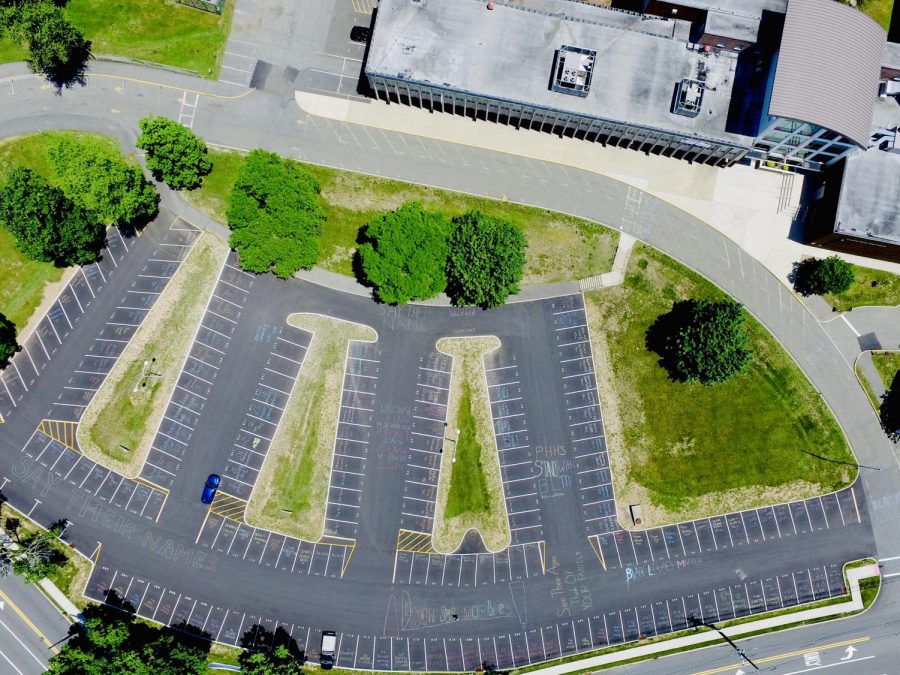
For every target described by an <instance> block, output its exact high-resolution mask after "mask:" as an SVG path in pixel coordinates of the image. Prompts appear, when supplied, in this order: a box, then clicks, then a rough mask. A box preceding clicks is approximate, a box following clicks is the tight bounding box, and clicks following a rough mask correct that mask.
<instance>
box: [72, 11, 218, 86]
mask: <svg viewBox="0 0 900 675" xmlns="http://www.w3.org/2000/svg"><path fill="white" fill-rule="evenodd" d="M66 14H68V16H69V18H70V19H71V20H72V23H74V24H75V25H76V26H78V27H79V28H80V29H81V30H83V31H84V34H85V35H86V36H87V38H88V39H89V40H91V42H92V43H93V44H92V51H93V52H94V53H95V54H114V55H116V56H127V57H129V58H132V59H140V60H142V61H152V62H153V63H160V64H163V65H167V66H175V67H176V68H185V69H187V70H192V71H194V72H197V73H199V74H200V75H202V76H203V77H209V78H212V79H215V78H218V76H219V69H220V68H221V66H222V55H223V52H224V50H225V42H226V41H227V40H228V34H229V33H230V32H231V18H232V16H233V15H234V0H226V2H225V10H224V12H223V13H222V15H221V16H219V15H217V14H213V13H211V12H204V11H203V10H199V9H194V8H193V7H188V6H187V5H181V4H178V3H177V2H175V0H70V1H69V4H68V6H67V7H66Z"/></svg>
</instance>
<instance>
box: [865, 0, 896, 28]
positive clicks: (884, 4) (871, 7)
mask: <svg viewBox="0 0 900 675" xmlns="http://www.w3.org/2000/svg"><path fill="white" fill-rule="evenodd" d="M893 8H894V0H859V9H860V10H861V11H862V12H863V13H864V14H868V15H869V16H870V17H872V18H873V19H875V21H877V22H878V23H879V24H881V27H882V28H884V29H885V30H887V29H888V28H890V27H891V10H893Z"/></svg>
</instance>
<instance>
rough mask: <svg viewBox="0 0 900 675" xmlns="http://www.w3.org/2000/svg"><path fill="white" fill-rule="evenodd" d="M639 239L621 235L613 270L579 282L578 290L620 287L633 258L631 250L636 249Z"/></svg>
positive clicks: (624, 234)
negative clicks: (629, 262)
mask: <svg viewBox="0 0 900 675" xmlns="http://www.w3.org/2000/svg"><path fill="white" fill-rule="evenodd" d="M636 242H637V239H635V238H634V237H632V236H631V235H630V234H626V233H624V232H623V233H622V234H620V235H619V247H618V248H617V249H616V257H615V259H614V260H613V265H612V270H610V271H609V272H606V273H605V274H597V275H596V276H593V277H588V278H586V279H582V280H581V281H579V282H578V288H579V289H580V290H582V291H590V290H594V289H595V288H607V287H609V286H618V285H619V284H621V283H622V282H623V281H625V270H626V269H627V268H628V260H629V259H630V258H631V249H633V248H634V245H635V243H636Z"/></svg>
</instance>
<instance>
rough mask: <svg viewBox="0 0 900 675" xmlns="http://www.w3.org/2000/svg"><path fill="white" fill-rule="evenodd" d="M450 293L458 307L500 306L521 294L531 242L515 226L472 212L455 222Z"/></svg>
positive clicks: (449, 264) (448, 276)
mask: <svg viewBox="0 0 900 675" xmlns="http://www.w3.org/2000/svg"><path fill="white" fill-rule="evenodd" d="M453 224H454V228H453V232H452V234H451V235H450V255H449V256H448V258H447V294H448V295H449V296H450V299H451V300H453V303H454V304H456V305H477V306H479V307H483V308H485V309H487V308H489V307H498V306H500V305H502V304H503V303H504V302H506V299H507V298H508V297H509V296H510V295H511V294H514V293H518V292H519V285H518V284H519V280H520V279H521V278H522V270H523V268H524V267H525V249H526V248H527V246H528V242H527V241H526V239H525V235H524V234H522V231H521V230H520V229H519V228H517V227H516V226H515V225H513V224H512V223H509V222H507V221H505V220H500V219H498V218H494V217H491V216H487V215H485V214H484V213H482V212H480V211H468V212H467V213H464V214H463V215H461V216H459V217H457V218H454V219H453Z"/></svg>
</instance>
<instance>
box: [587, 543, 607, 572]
mask: <svg viewBox="0 0 900 675" xmlns="http://www.w3.org/2000/svg"><path fill="white" fill-rule="evenodd" d="M588 541H589V542H590V543H591V548H592V549H594V553H595V554H596V556H597V560H599V561H600V566H601V567H602V568H603V571H604V572H605V571H606V560H605V559H604V558H603V551H602V550H600V537H598V536H597V535H596V534H593V535H591V536H590V537H588Z"/></svg>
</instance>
